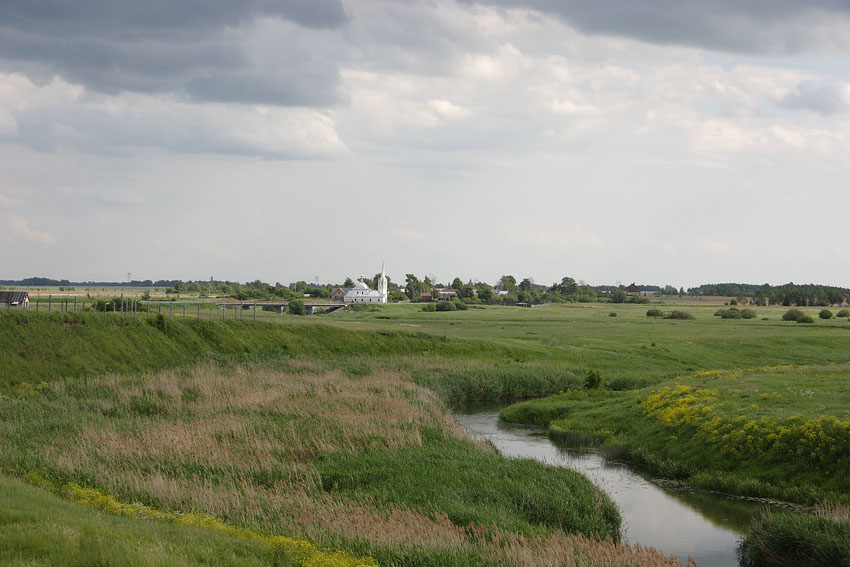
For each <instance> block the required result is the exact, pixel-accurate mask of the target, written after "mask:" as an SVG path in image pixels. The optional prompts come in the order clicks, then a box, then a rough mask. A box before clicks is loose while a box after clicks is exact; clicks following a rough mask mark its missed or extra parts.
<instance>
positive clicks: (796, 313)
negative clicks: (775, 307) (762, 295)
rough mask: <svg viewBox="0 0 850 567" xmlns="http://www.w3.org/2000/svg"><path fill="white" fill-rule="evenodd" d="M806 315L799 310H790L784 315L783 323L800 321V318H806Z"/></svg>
mask: <svg viewBox="0 0 850 567" xmlns="http://www.w3.org/2000/svg"><path fill="white" fill-rule="evenodd" d="M805 316H806V314H805V313H803V312H802V311H800V310H799V309H789V310H788V311H786V312H785V313H784V314H783V315H782V320H783V321H799V320H800V317H805Z"/></svg>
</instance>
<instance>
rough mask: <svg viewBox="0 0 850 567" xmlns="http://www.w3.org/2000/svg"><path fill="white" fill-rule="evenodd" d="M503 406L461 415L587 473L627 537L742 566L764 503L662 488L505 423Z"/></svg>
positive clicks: (517, 449) (727, 566) (503, 442)
mask: <svg viewBox="0 0 850 567" xmlns="http://www.w3.org/2000/svg"><path fill="white" fill-rule="evenodd" d="M500 407H504V406H503V405H501V406H496V405H487V406H465V407H462V408H456V410H455V412H456V413H455V417H456V418H457V420H458V421H459V422H461V423H462V424H463V425H464V426H466V428H467V429H468V430H469V432H470V434H471V435H473V436H479V437H484V438H486V439H489V440H490V441H491V442H492V443H493V444H494V445H495V446H496V448H498V449H499V451H500V452H501V453H502V454H503V455H505V456H507V457H523V458H532V459H536V460H538V461H542V462H545V463H548V464H551V465H556V466H562V467H569V468H571V469H573V470H576V471H578V472H580V473H582V474H584V475H585V476H587V477H588V478H589V479H590V480H592V481H593V482H594V483H595V484H596V485H597V486H599V487H600V488H602V489H603V490H604V491H605V492H606V493H608V495H609V496H610V497H611V499H612V500H614V502H615V503H616V504H617V506H618V507H619V509H620V513H621V514H622V517H623V535H624V539H626V540H627V541H629V542H632V543H640V544H642V545H649V546H652V547H655V548H656V549H659V550H661V551H663V552H665V553H666V554H668V555H676V556H678V557H679V558H680V559H681V560H682V562H683V563H685V562H686V561H687V560H688V558H689V557H693V558H694V559H695V560H696V561H697V563H698V564H699V565H700V566H701V567H735V566H737V565H738V559H737V551H736V550H737V546H738V542H739V541H740V539H741V537H742V536H743V534H744V531H745V530H746V528H747V526H748V525H749V524H750V522H751V519H752V518H753V517H754V516H757V515H758V514H759V513H760V512H761V510H762V508H763V505H762V504H758V503H753V502H749V501H745V500H739V499H734V498H727V497H724V496H720V495H714V494H706V493H701V492H690V491H682V490H675V489H671V488H662V487H661V486H658V485H656V484H653V483H652V482H650V481H648V480H647V479H645V478H644V477H642V476H640V475H638V474H636V473H635V472H632V471H631V470H630V469H629V467H628V466H626V465H624V464H619V463H612V462H608V461H606V460H605V459H604V458H603V457H602V456H601V455H599V454H598V453H595V452H592V451H590V452H584V451H582V452H578V451H571V450H566V449H563V448H559V447H557V446H556V445H554V444H553V443H552V442H551V441H550V440H549V439H548V437H546V435H545V432H542V431H539V430H530V429H525V428H518V427H512V426H509V425H506V424H504V423H501V422H500V420H499V414H498V411H499V409H500Z"/></svg>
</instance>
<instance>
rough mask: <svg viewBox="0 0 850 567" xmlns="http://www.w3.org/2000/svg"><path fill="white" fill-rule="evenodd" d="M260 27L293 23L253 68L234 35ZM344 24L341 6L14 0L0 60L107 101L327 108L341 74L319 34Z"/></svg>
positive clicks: (214, 0)
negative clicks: (268, 22)
mask: <svg viewBox="0 0 850 567" xmlns="http://www.w3.org/2000/svg"><path fill="white" fill-rule="evenodd" d="M261 18H271V19H276V20H281V21H285V22H290V23H291V24H292V25H290V26H288V27H286V28H284V32H285V35H284V36H283V37H280V38H278V42H277V44H276V45H275V46H274V48H275V53H274V56H275V58H274V63H273V65H272V64H267V65H258V64H257V63H256V59H257V57H256V54H255V53H253V54H252V53H249V52H248V51H247V49H246V45H245V42H244V39H245V37H244V34H240V33H239V30H240V28H242V27H244V26H248V25H250V24H252V23H253V22H255V21H257V20H258V19H261ZM346 21H347V16H346V14H345V11H344V9H343V7H342V4H341V2H340V0H285V1H270V0H240V1H238V2H235V1H232V0H188V1H181V2H174V1H172V0H150V1H148V0H146V1H144V2H139V1H137V0H83V1H79V2H65V1H63V0H52V1H50V0H48V1H39V2H31V1H27V0H12V1H7V2H3V3H2V4H0V60H4V61H5V62H6V63H5V65H4V66H5V67H6V68H9V69H14V70H18V71H22V72H25V73H26V74H27V75H29V76H32V77H35V78H40V79H42V80H49V79H50V78H51V77H52V76H53V75H56V74H59V75H61V76H63V77H65V78H67V79H68V80H71V81H74V82H79V83H81V84H83V85H85V86H86V87H87V88H90V89H92V90H95V91H99V92H104V93H111V94H114V93H117V92H121V91H137V92H149V93H156V92H166V93H176V94H180V95H184V96H189V97H190V98H192V99H199V100H208V101H218V102H245V103H265V104H274V105H280V106H327V105H329V104H333V103H335V102H338V101H339V100H340V94H339V90H338V89H339V70H338V69H337V67H336V65H335V64H334V62H333V61H332V60H330V58H323V57H322V53H321V52H322V48H323V46H322V44H321V43H322V42H321V39H322V35H321V34H322V32H324V31H326V30H333V29H336V28H339V27H340V26H343V25H344V24H345V23H346ZM311 47H316V49H315V50H311ZM315 52H318V53H319V54H318V56H317V55H316V54H315Z"/></svg>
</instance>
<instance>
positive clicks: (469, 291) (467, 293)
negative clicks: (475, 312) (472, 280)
mask: <svg viewBox="0 0 850 567" xmlns="http://www.w3.org/2000/svg"><path fill="white" fill-rule="evenodd" d="M458 295H459V296H460V297H461V299H474V298H475V290H474V289H473V287H472V286H471V285H463V286H460V288H458Z"/></svg>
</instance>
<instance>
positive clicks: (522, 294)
mask: <svg viewBox="0 0 850 567" xmlns="http://www.w3.org/2000/svg"><path fill="white" fill-rule="evenodd" d="M516 298H517V299H518V300H519V301H520V302H521V303H528V302H529V301H531V292H528V291H525V290H524V289H521V290H519V291H518V292H516Z"/></svg>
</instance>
